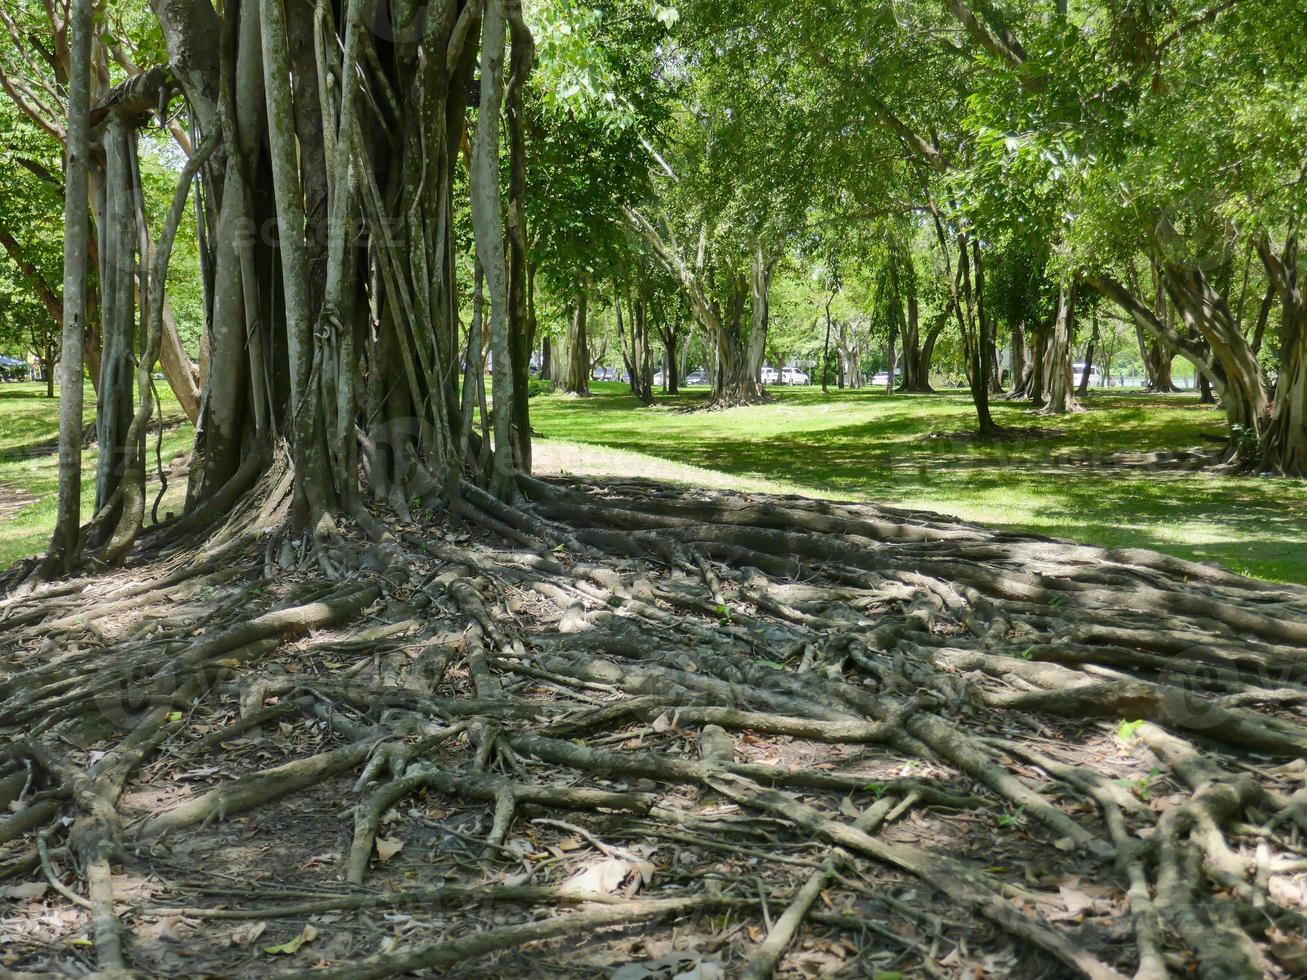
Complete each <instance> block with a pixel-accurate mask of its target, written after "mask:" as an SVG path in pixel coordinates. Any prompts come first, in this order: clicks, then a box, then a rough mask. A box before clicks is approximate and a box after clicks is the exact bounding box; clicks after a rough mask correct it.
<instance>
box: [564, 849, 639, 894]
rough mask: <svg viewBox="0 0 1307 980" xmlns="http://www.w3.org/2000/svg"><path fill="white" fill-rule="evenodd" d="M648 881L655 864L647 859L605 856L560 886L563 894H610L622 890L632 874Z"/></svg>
mask: <svg viewBox="0 0 1307 980" xmlns="http://www.w3.org/2000/svg"><path fill="white" fill-rule="evenodd" d="M633 874H634V875H636V876H638V879H639V880H638V881H636V880H633V881H632V883H633V884H637V885H638V884H639V883H640V882H641V881H643V882H647V881H648V880H649V878H651V877H652V876H653V865H652V864H649V863H648V862H646V861H623V860H622V859H621V858H604V859H603V860H602V861H596V862H595V863H594V864H592V865H590V866H589V867H587V868H584V869H582V870H581V871H578V872H577V873H576V874H574V875H572V877H571V878H568V879H567V881H565V882H563V883H562V885H560V886H559V888H558V891H559V893H560V894H563V895H608V894H611V893H613V892H617V891H620V890H621V888H622V885H623V883H624V882H626V881H627V880H628V879H631V876H632V875H633Z"/></svg>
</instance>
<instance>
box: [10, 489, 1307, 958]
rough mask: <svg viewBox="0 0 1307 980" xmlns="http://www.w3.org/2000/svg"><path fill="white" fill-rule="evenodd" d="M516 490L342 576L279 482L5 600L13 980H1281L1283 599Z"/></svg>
mask: <svg viewBox="0 0 1307 980" xmlns="http://www.w3.org/2000/svg"><path fill="white" fill-rule="evenodd" d="M274 476H275V475H274ZM522 486H523V488H524V490H525V491H526V492H527V493H528V494H529V497H530V503H529V504H527V505H525V506H523V507H521V508H504V507H502V506H500V505H497V504H495V503H494V502H493V501H490V500H488V499H487V498H486V497H485V496H484V494H481V493H479V492H478V491H476V489H475V488H471V487H464V488H463V492H462V496H461V498H460V503H459V504H458V506H457V507H456V508H455V509H456V511H457V513H458V516H454V515H449V514H442V515H435V514H423V515H420V518H419V520H418V521H417V522H416V523H414V524H407V525H393V528H394V531H395V533H396V537H395V539H394V541H392V542H391V543H390V545H389V546H388V548H377V549H369V547H368V546H367V545H366V544H365V543H364V542H358V546H359V547H360V548H361V549H362V550H363V552H364V553H366V554H368V555H370V556H371V563H372V567H373V570H372V571H368V572H363V571H359V572H356V573H352V574H350V575H349V576H347V577H345V578H344V579H342V580H327V579H324V578H322V576H321V575H320V574H319V573H318V572H317V571H316V563H315V562H314V561H313V559H312V556H311V555H310V554H306V553H304V552H303V551H301V550H300V545H299V544H298V543H297V542H295V541H294V540H292V539H290V538H287V537H286V536H285V535H284V533H283V532H282V531H281V530H278V528H280V527H281V526H282V525H281V523H280V522H281V519H282V517H283V516H284V508H285V506H286V496H285V484H284V483H278V482H277V481H276V479H270V480H269V482H268V483H267V484H265V486H264V487H263V488H262V492H261V494H260V495H259V496H258V497H256V498H255V499H253V500H251V501H249V502H247V503H246V505H245V509H244V510H243V511H242V512H239V513H238V514H236V515H235V516H234V517H233V519H232V521H231V523H230V524H229V525H228V526H227V527H225V528H220V529H217V530H216V531H215V533H214V534H213V535H211V536H210V538H209V544H208V545H206V546H205V547H203V548H201V549H200V550H199V551H198V552H197V551H195V550H194V549H190V548H187V549H183V550H180V551H175V552H172V553H167V552H165V553H163V554H160V549H161V548H164V547H165V546H166V542H165V539H164V538H163V537H162V535H157V536H156V539H155V540H154V541H153V542H152V543H151V542H147V545H148V546H149V547H151V548H152V549H153V551H152V552H151V553H150V555H148V556H144V557H148V561H145V562H144V563H142V564H139V565H137V566H135V567H133V568H132V569H130V570H128V571H125V572H121V573H118V574H116V575H114V576H111V577H106V578H99V579H84V580H79V581H74V582H71V583H66V584H56V585H54V586H51V587H47V588H45V589H43V590H41V591H39V592H37V593H35V594H29V595H24V596H18V595H15V596H11V597H9V598H7V599H5V600H3V601H0V631H2V632H0V733H2V734H3V736H4V743H3V748H0V792H2V793H4V794H5V795H4V797H3V799H2V800H0V802H4V803H6V804H9V805H8V811H9V816H8V817H5V818H3V819H0V845H2V846H3V851H0V888H2V889H5V891H4V892H3V894H4V895H5V896H6V898H7V904H6V905H5V907H4V911H3V914H0V930H3V934H2V936H0V940H2V942H3V953H0V956H2V957H3V960H0V965H3V966H4V967H6V968H8V969H11V970H17V971H55V972H59V973H75V972H78V971H81V970H86V969H89V968H91V967H95V968H99V969H101V970H103V969H106V968H111V967H113V966H114V965H115V963H121V965H123V966H126V967H130V968H133V969H136V970H138V971H140V972H142V973H144V974H147V975H151V976H176V975H181V974H185V975H212V974H218V975H239V976H255V975H258V976H266V975H270V974H274V975H283V974H284V975H289V976H298V975H301V971H303V972H304V975H318V976H339V977H350V978H354V977H363V976H390V975H399V974H403V973H406V972H409V971H413V970H416V969H420V968H421V969H425V968H436V967H441V968H448V969H449V970H451V971H452V973H453V975H457V976H468V977H472V976H487V975H488V976H508V975H520V976H523V977H553V976H576V977H616V978H619V980H647V978H650V977H658V978H666V980H670V978H671V977H673V976H677V975H679V976H681V977H682V980H693V978H696V977H697V978H700V980H703V978H710V977H720V976H740V975H747V971H748V970H750V969H755V970H757V971H760V972H757V975H767V974H768V973H769V972H770V971H771V963H770V962H767V963H763V964H762V965H761V966H760V960H762V959H765V958H766V957H765V954H766V953H767V952H768V950H769V949H770V946H769V943H776V944H777V948H776V950H775V952H776V968H777V974H778V975H780V976H785V977H801V976H818V975H829V976H880V977H882V980H889V978H890V977H893V976H895V975H902V976H945V977H958V978H961V977H967V978H973V980H974V978H977V977H986V976H989V977H1009V976H1018V977H1061V976H1092V977H1104V978H1106V977H1118V976H1123V975H1129V974H1131V973H1133V972H1134V971H1135V970H1136V969H1139V970H1140V975H1143V976H1164V975H1167V974H1168V973H1171V974H1174V975H1188V974H1191V973H1195V972H1197V973H1200V974H1201V975H1205V976H1212V977H1245V976H1247V977H1259V976H1272V977H1287V976H1293V975H1300V970H1299V967H1300V965H1301V962H1302V957H1303V956H1304V955H1307V947H1305V946H1304V942H1303V925H1304V922H1305V921H1307V919H1305V918H1304V912H1307V898H1305V897H1304V884H1305V883H1307V853H1305V852H1304V849H1303V846H1302V839H1303V838H1302V835H1303V834H1304V833H1307V808H1305V807H1304V801H1307V783H1304V777H1305V776H1307V770H1304V766H1303V763H1302V756H1303V755H1304V754H1305V753H1307V725H1304V717H1303V715H1304V711H1303V705H1304V704H1307V667H1305V666H1304V657H1305V656H1307V591H1303V590H1301V589H1296V588H1287V587H1273V586H1268V585H1266V584H1264V583H1257V582H1254V581H1250V580H1245V579H1240V578H1237V577H1235V576H1232V575H1228V574H1226V573H1223V572H1219V571H1216V570H1213V569H1210V568H1204V567H1202V566H1197V565H1192V564H1188V563H1185V562H1181V561H1177V560H1175V559H1171V558H1166V557H1163V556H1160V555H1155V554H1151V553H1148V552H1105V551H1102V550H1099V549H1093V548H1087V547H1080V546H1075V545H1066V544H1061V543H1056V542H1050V541H1047V540H1043V539H1038V538H1031V537H1028V536H1019V535H1010V534H1004V533H995V532H992V531H989V530H986V529H983V528H979V527H975V526H971V525H966V524H961V523H956V522H948V521H943V520H940V519H938V518H935V517H934V516H932V515H926V514H920V513H910V512H903V511H895V510H892V509H887V508H883V507H875V506H870V505H843V504H840V505H836V504H826V503H822V502H816V501H809V500H804V499H800V498H791V497H776V496H770V497H769V496H765V495H762V494H758V493H750V494H747V495H739V494H734V493H716V492H710V491H682V490H674V489H670V488H668V487H666V486H665V485H660V484H653V483H646V482H640V481H622V480H610V481H607V482H603V483H595V482H591V483H586V484H577V485H572V486H563V485H550V484H544V483H539V482H535V481H526V480H524V481H523V484H522ZM383 516H384V515H383ZM162 533H165V534H166V531H165V532H162ZM395 549H398V551H396V550H395ZM63 818H68V819H63ZM38 845H40V846H44V847H45V849H46V858H45V860H43V856H42V854H41V851H40V846H38ZM54 881H58V882H59V884H60V885H61V886H63V887H64V888H66V889H67V890H68V892H69V894H68V895H63V894H58V893H56V891H55V890H54V887H53V882H54ZM70 896H71V897H70ZM87 902H89V903H90V905H91V906H93V907H92V908H86V907H84V904H83V903H87ZM787 910H789V914H787ZM96 913H98V918H97V915H96ZM791 923H792V924H793V926H794V928H793V930H792V931H790V930H789V925H790V924H791ZM310 971H311V972H310Z"/></svg>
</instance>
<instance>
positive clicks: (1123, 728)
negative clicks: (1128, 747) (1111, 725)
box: [1116, 720, 1143, 742]
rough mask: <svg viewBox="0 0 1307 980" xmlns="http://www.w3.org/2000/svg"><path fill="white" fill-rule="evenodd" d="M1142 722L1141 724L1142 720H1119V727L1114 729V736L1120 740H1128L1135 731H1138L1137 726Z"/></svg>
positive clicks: (1132, 736)
mask: <svg viewBox="0 0 1307 980" xmlns="http://www.w3.org/2000/svg"><path fill="white" fill-rule="evenodd" d="M1142 724H1143V721H1142V720H1140V721H1123V722H1121V725H1120V727H1119V728H1117V730H1116V737H1117V738H1119V739H1120V740H1121V741H1122V742H1128V741H1130V739H1132V738H1134V734H1135V732H1137V731H1139V726H1140V725H1142Z"/></svg>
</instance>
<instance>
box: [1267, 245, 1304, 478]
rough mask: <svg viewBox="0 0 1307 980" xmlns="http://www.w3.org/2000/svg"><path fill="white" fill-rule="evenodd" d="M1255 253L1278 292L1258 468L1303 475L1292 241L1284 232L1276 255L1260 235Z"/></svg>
mask: <svg viewBox="0 0 1307 980" xmlns="http://www.w3.org/2000/svg"><path fill="white" fill-rule="evenodd" d="M1258 251H1259V252H1260V254H1261V258H1262V262H1263V264H1264V265H1265V266H1266V273H1267V276H1268V278H1269V280H1270V282H1271V284H1272V286H1273V287H1274V288H1275V291H1276V292H1277V293H1278V294H1279V296H1280V307H1281V316H1280V375H1279V380H1278V381H1277V382H1276V386H1275V399H1274V401H1273V403H1272V408H1271V418H1270V421H1269V423H1268V424H1267V426H1266V431H1265V433H1264V434H1263V436H1262V440H1261V445H1260V446H1259V453H1260V457H1261V464H1260V465H1261V466H1262V467H1263V468H1264V469H1267V470H1271V471H1273V472H1276V473H1285V474H1289V475H1292V476H1307V303H1305V301H1304V298H1303V287H1302V280H1301V278H1300V276H1299V273H1298V239H1297V236H1296V235H1294V234H1290V235H1289V239H1288V241H1287V242H1286V243H1285V246H1284V252H1283V254H1282V255H1278V256H1277V255H1276V254H1275V252H1274V250H1273V249H1272V247H1271V242H1270V238H1269V237H1268V236H1265V235H1264V236H1262V238H1261V240H1260V241H1259V243H1258Z"/></svg>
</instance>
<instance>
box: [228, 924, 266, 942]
mask: <svg viewBox="0 0 1307 980" xmlns="http://www.w3.org/2000/svg"><path fill="white" fill-rule="evenodd" d="M267 928H268V924H267V923H266V922H254V923H251V924H250V925H247V926H245V927H243V928H241V929H237V930H236V931H235V932H233V933H232V934H231V944H232V945H233V946H248V945H249V944H250V943H252V942H254V940H256V939H258V938H259V937H260V936H262V935H263V930H265V929H267Z"/></svg>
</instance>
